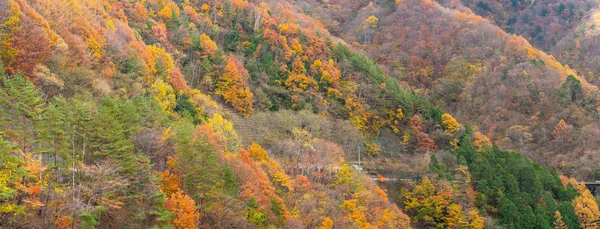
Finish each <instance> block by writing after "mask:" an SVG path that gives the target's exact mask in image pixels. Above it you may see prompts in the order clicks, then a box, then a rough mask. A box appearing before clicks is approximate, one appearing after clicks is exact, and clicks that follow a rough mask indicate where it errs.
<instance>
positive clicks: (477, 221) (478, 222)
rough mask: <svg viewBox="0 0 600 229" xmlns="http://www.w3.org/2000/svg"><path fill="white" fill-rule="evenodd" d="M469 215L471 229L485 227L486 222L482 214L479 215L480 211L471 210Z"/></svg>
mask: <svg viewBox="0 0 600 229" xmlns="http://www.w3.org/2000/svg"><path fill="white" fill-rule="evenodd" d="M467 216H468V218H469V228H471V229H483V228H485V222H484V221H483V219H482V218H481V216H479V212H477V210H471V211H469V213H468V214H467Z"/></svg>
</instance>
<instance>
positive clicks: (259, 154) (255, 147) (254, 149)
mask: <svg viewBox="0 0 600 229" xmlns="http://www.w3.org/2000/svg"><path fill="white" fill-rule="evenodd" d="M248 153H249V154H250V157H251V158H252V159H254V160H256V161H258V162H266V161H268V160H269V155H268V154H267V151H266V150H265V149H263V148H262V147H261V146H260V145H259V144H256V143H255V142H253V143H252V145H250V147H248Z"/></svg>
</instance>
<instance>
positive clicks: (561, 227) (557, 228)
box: [554, 211, 569, 229]
mask: <svg viewBox="0 0 600 229" xmlns="http://www.w3.org/2000/svg"><path fill="white" fill-rule="evenodd" d="M554 218H555V219H556V220H555V221H554V229H568V228H569V226H567V224H566V223H565V221H563V217H562V215H561V214H560V212H559V211H556V212H554Z"/></svg>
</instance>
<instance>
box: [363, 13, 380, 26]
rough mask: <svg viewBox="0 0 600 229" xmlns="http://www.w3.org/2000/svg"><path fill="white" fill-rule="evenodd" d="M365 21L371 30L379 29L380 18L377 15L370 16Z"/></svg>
mask: <svg viewBox="0 0 600 229" xmlns="http://www.w3.org/2000/svg"><path fill="white" fill-rule="evenodd" d="M365 21H366V22H367V25H369V27H371V28H377V26H379V18H377V17H376V16H375V15H371V16H369V17H368V18H367V19H366V20H365Z"/></svg>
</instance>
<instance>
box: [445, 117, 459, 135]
mask: <svg viewBox="0 0 600 229" xmlns="http://www.w3.org/2000/svg"><path fill="white" fill-rule="evenodd" d="M442 125H444V127H445V128H446V133H449V134H454V133H456V131H458V128H459V126H458V122H457V121H456V119H454V117H452V115H450V114H443V115H442Z"/></svg>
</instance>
